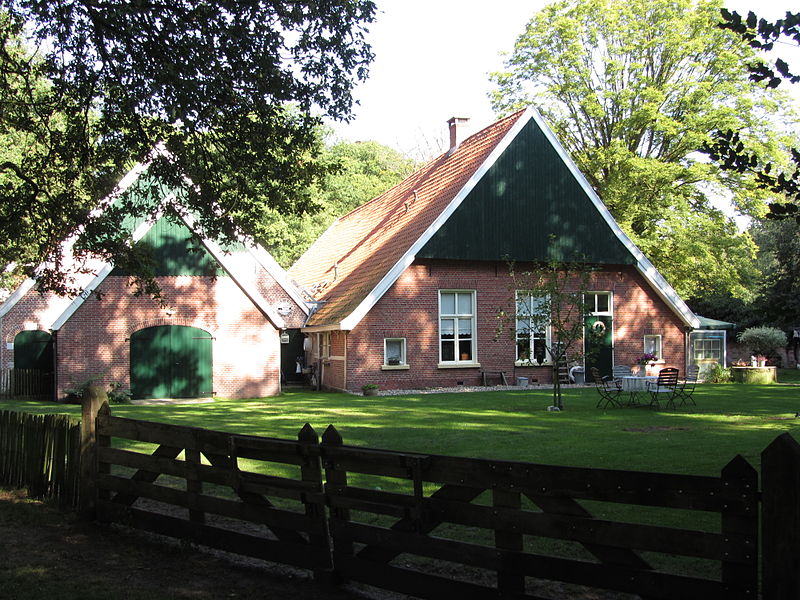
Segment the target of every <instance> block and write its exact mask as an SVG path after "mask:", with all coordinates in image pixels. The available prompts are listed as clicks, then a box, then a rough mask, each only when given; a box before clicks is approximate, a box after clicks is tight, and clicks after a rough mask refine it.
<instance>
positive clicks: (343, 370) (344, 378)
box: [342, 331, 348, 389]
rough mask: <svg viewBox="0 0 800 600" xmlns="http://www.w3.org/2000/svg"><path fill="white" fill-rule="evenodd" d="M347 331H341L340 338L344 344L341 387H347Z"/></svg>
mask: <svg viewBox="0 0 800 600" xmlns="http://www.w3.org/2000/svg"><path fill="white" fill-rule="evenodd" d="M347 333H348V332H347V331H343V332H342V335H343V336H344V339H343V340H342V344H344V365H343V369H342V387H343V388H344V389H347Z"/></svg>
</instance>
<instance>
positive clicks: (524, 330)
mask: <svg viewBox="0 0 800 600" xmlns="http://www.w3.org/2000/svg"><path fill="white" fill-rule="evenodd" d="M547 305H548V303H547V298H543V297H541V296H532V295H531V294H526V293H524V292H517V336H516V338H517V364H521V365H529V364H531V365H537V364H538V365H541V364H549V363H550V362H551V361H550V353H549V352H548V351H547V348H548V347H549V346H550V325H549V321H550V319H549V318H548V315H546V314H543V311H546V310H547Z"/></svg>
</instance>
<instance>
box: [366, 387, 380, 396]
mask: <svg viewBox="0 0 800 600" xmlns="http://www.w3.org/2000/svg"><path fill="white" fill-rule="evenodd" d="M362 391H363V392H364V395H365V396H377V395H378V390H377V389H370V390H362Z"/></svg>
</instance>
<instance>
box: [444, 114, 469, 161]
mask: <svg viewBox="0 0 800 600" xmlns="http://www.w3.org/2000/svg"><path fill="white" fill-rule="evenodd" d="M467 123H469V119H468V118H467V117H453V118H451V119H448V121H447V126H448V127H449V128H450V149H449V150H448V151H447V154H448V156H449V155H450V154H452V153H453V152H455V150H456V148H458V145H459V144H460V143H461V142H463V141H464V138H465V137H466V129H467Z"/></svg>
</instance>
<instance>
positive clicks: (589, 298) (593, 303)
mask: <svg viewBox="0 0 800 600" xmlns="http://www.w3.org/2000/svg"><path fill="white" fill-rule="evenodd" d="M583 301H584V302H585V303H586V309H587V311H588V312H589V313H590V314H592V315H611V314H612V312H613V310H612V306H611V292H588V293H586V294H584V295H583Z"/></svg>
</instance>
